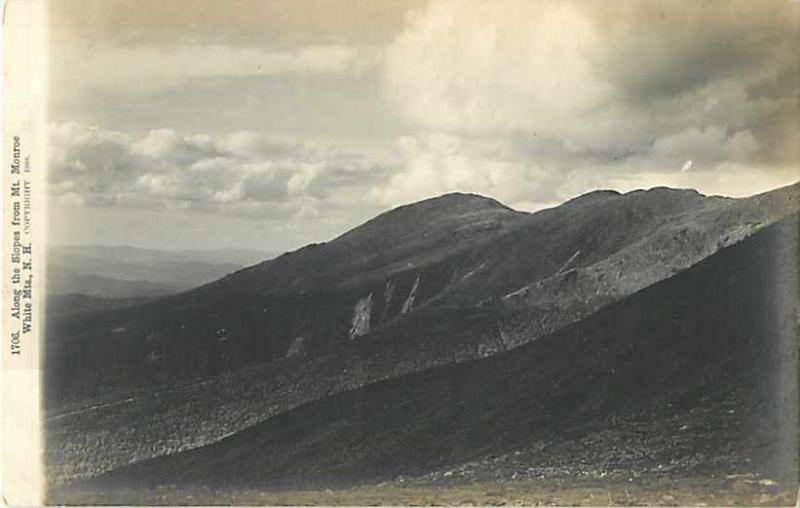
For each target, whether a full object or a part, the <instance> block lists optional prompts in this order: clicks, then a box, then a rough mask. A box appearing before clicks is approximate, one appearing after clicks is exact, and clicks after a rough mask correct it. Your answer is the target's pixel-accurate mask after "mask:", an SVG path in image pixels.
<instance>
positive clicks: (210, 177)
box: [49, 123, 386, 218]
mask: <svg viewBox="0 0 800 508" xmlns="http://www.w3.org/2000/svg"><path fill="white" fill-rule="evenodd" d="M50 133H51V139H50V148H51V154H50V164H49V170H50V173H49V178H50V187H49V191H50V193H51V195H53V197H54V199H56V200H57V201H58V202H59V203H69V204H76V203H78V204H84V205H87V206H121V207H153V208H169V209H178V210H187V209H188V210H206V211H216V212H220V213H224V214H233V215H248V216H254V217H264V218H285V217H292V216H297V217H304V218H308V217H312V216H314V214H315V213H317V211H315V209H316V207H321V206H323V207H328V208H341V207H342V206H347V205H352V206H357V205H356V202H357V200H356V196H357V195H359V194H363V193H364V192H365V191H366V189H369V188H371V186H372V185H376V184H377V183H378V182H380V181H381V180H382V179H385V177H386V171H385V169H384V168H383V167H381V166H380V165H378V164H377V163H376V162H375V161H371V160H368V159H366V158H365V157H363V156H361V155H359V154H355V153H350V152H346V151H343V150H340V149H336V148H330V147H321V146H314V145H310V144H307V143H296V142H291V141H282V140H277V139H273V138H269V137H267V136H263V135H260V134H257V133H251V132H240V133H233V134H230V135H227V136H222V137H221V138H219V139H213V138H211V137H208V136H202V135H201V136H181V135H179V134H178V133H176V132H174V131H172V130H168V129H160V130H154V131H150V132H148V133H147V134H145V135H144V136H143V137H141V138H139V139H133V138H131V137H129V136H126V135H123V134H120V133H118V132H113V131H105V130H102V129H97V128H91V127H87V126H85V125H81V124H76V123H70V124H63V125H58V124H56V125H53V126H51V129H50Z"/></svg>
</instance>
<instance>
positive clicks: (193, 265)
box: [47, 245, 274, 303]
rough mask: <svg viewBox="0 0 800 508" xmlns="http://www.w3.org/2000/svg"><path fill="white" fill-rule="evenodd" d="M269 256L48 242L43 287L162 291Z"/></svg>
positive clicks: (68, 291)
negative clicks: (55, 244)
mask: <svg viewBox="0 0 800 508" xmlns="http://www.w3.org/2000/svg"><path fill="white" fill-rule="evenodd" d="M272 256H274V254H269V253H264V252H257V251H249V250H241V249H217V250H184V251H166V250H153V249H140V248H134V247H125V246H105V245H57V246H51V247H49V248H48V273H47V293H48V295H54V296H64V295H82V296H84V297H92V298H94V299H119V298H122V299H130V298H134V299H136V298H147V297H153V296H163V295H167V294H173V293H178V292H180V291H185V290H187V289H192V288H194V287H197V286H200V285H202V284H205V283H208V282H211V281H214V280H216V279H219V278H220V277H223V276H224V275H227V274H229V273H231V272H234V271H236V270H238V269H241V268H243V267H245V266H249V265H252V264H254V263H257V262H260V261H264V260H266V259H269V258H270V257H272ZM84 300H85V299H84ZM62 301H63V299H62ZM85 301H86V300H85ZM98 303H100V302H98Z"/></svg>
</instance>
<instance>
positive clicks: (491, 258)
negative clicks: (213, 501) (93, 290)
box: [46, 188, 798, 406]
mask: <svg viewBox="0 0 800 508" xmlns="http://www.w3.org/2000/svg"><path fill="white" fill-rule="evenodd" d="M797 194H798V193H797V192H796V189H783V190H780V191H776V192H773V193H770V194H769V195H767V196H766V198H764V199H762V201H763V202H755V201H754V200H752V199H749V200H730V199H725V198H714V197H706V196H702V195H700V194H698V193H697V192H695V191H689V190H675V189H665V188H656V189H652V190H649V191H636V192H631V193H628V194H624V195H619V194H614V193H601V194H600V195H595V196H589V197H586V198H584V199H580V198H579V199H576V200H573V201H571V202H568V203H566V204H564V205H562V206H560V207H557V208H553V209H549V210H544V211H541V212H538V213H535V214H524V213H519V212H514V211H512V210H510V209H508V208H506V207H504V206H502V205H500V204H499V203H497V202H496V201H494V200H490V199H487V198H482V197H480V196H473V195H461V194H451V195H446V196H442V197H440V198H435V199H431V200H426V201H423V202H420V203H416V204H413V205H409V206H406V207H400V208H398V209H395V210H392V211H390V212H387V213H386V214H383V215H381V216H379V217H377V218H376V219H374V220H372V221H370V222H367V223H366V224H364V225H362V226H360V227H358V228H356V229H354V230H352V231H350V232H349V233H347V234H345V235H342V236H341V237H339V238H337V239H335V240H333V241H331V242H328V243H326V244H320V245H312V246H308V247H305V248H303V249H300V250H298V251H295V252H292V253H289V254H285V255H283V256H280V257H278V258H275V259H273V260H270V261H267V262H265V263H261V264H259V265H256V266H254V267H251V268H248V269H246V270H242V271H240V272H237V273H235V274H232V275H230V276H228V277H225V278H223V279H221V280H219V281H217V282H215V283H212V284H208V285H206V286H204V287H201V288H198V289H196V290H193V291H190V292H187V293H183V294H180V295H175V296H171V297H166V298H163V299H159V300H157V301H155V302H151V303H148V304H145V305H141V306H135V307H126V308H122V309H114V310H111V311H105V312H97V313H93V314H81V315H72V316H66V317H64V318H61V319H51V320H48V330H47V341H48V354H47V357H46V375H47V377H46V383H47V387H48V388H47V390H46V393H47V404H48V406H58V405H60V404H63V403H64V402H66V401H70V402H75V401H79V400H82V399H89V398H92V397H97V396H99V395H104V396H105V397H112V398H113V397H121V396H122V395H121V394H123V393H130V392H131V391H137V390H145V391H146V390H152V389H153V387H156V386H170V385H175V384H179V383H184V382H188V381H193V380H197V379H204V378H209V377H213V376H216V375H218V374H220V373H223V372H227V371H231V370H235V369H238V368H241V367H243V366H247V365H253V364H256V363H261V362H273V361H276V360H281V359H283V358H285V357H286V356H287V355H288V354H290V352H291V351H292V350H293V349H292V347H293V345H294V344H296V343H297V342H298V341H302V343H303V344H304V346H303V348H302V350H303V352H304V354H305V355H306V356H307V357H308V358H319V357H322V356H325V355H331V354H336V355H340V354H344V355H346V354H349V353H347V351H348V350H349V349H350V348H351V344H352V342H357V341H359V340H368V338H369V337H371V336H373V335H376V336H377V335H380V336H383V337H387V336H392V335H393V334H394V335H396V334H395V332H394V331H393V330H398V327H397V322H405V321H406V320H407V319H411V320H412V321H414V320H415V319H416V318H410V316H411V315H413V314H415V313H416V312H418V311H421V310H424V311H425V313H426V315H427V316H429V317H428V318H425V319H428V320H429V321H430V322H437V318H436V316H435V314H436V312H438V311H437V309H443V310H442V312H449V313H451V314H453V311H452V309H453V308H464V307H469V308H474V307H475V306H476V305H477V304H479V303H480V304H483V305H486V304H487V303H488V304H490V307H492V306H493V303H492V302H494V301H496V300H499V299H502V298H504V297H506V295H508V294H509V293H512V292H517V291H524V295H523V298H518V299H515V300H514V301H513V302H511V303H510V304H509V305H511V306H513V307H519V306H521V307H523V308H525V309H529V310H530V311H531V312H530V315H531V316H532V317H531V318H530V319H528V320H527V321H525V322H522V323H521V324H519V326H515V329H516V330H517V331H516V332H515V333H513V334H511V335H512V336H511V338H510V340H509V341H508V343H506V340H505V338H503V339H502V340H500V339H498V337H497V333H496V332H495V333H494V334H493V335H494V336H491V337H489V339H490V340H491V341H492V342H493V343H496V342H497V341H498V340H500V342H502V344H503V345H502V347H501V349H504V348H507V347H511V346H514V345H518V344H521V343H525V342H527V341H528V340H531V339H532V338H535V337H537V336H539V335H541V334H542V333H547V332H550V331H553V330H555V329H557V328H558V327H559V326H562V325H563V324H566V323H568V322H571V321H573V320H575V319H578V318H580V317H581V316H583V315H586V314H587V313H588V312H592V311H594V310H596V309H597V308H600V307H602V306H603V305H606V304H608V303H610V302H612V301H615V300H617V299H619V298H621V297H624V296H625V295H627V294H630V293H632V292H633V291H636V290H638V289H641V288H642V287H645V286H647V285H649V284H652V283H654V282H657V281H658V280H661V279H663V278H664V277H666V276H668V275H669V274H671V273H674V272H676V271H680V270H682V269H684V268H686V267H687V266H690V265H691V264H693V263H695V262H697V261H698V260H700V259H702V258H703V257H705V256H707V255H710V254H711V253H713V252H714V251H715V250H716V249H717V248H719V247H720V246H722V245H725V244H728V243H734V242H735V241H738V240H739V239H741V238H742V237H744V236H746V235H747V234H749V233H751V232H752V231H755V230H757V229H758V228H759V227H761V226H762V225H763V224H767V223H769V222H771V221H773V220H775V219H776V218H778V217H780V216H781V215H783V214H785V213H788V211H791V210H794V209H796V208H797V202H796V201H797ZM676 239H677V240H676ZM553 285H555V286H557V287H558V288H562V289H560V290H559V291H551V290H550V289H551V287H552V286H553ZM542 294H546V295H554V294H555V295H558V296H557V300H556V301H552V299H550V300H548V299H547V298H541V295H542ZM587 295H589V296H587ZM548 298H549V297H548ZM448 309H450V310H448ZM455 314H458V313H457V312H456V313H455ZM450 321H451V320H450V319H449V318H447V319H446V322H450ZM401 335H402V334H401ZM389 338H390V339H391V337H389ZM353 339H357V340H355V341H354V340H353ZM451 339H452V340H449V341H448V342H447V344H446V350H444V351H443V352H442V355H438V356H436V357H433V358H432V359H427V357H426V356H425V352H424V351H423V350H420V351H418V352H417V353H416V354H417V357H415V358H410V360H409V361H405V362H403V365H404V367H403V368H404V369H405V370H404V372H409V371H413V370H418V369H419V368H424V367H426V366H431V365H435V364H437V363H441V361H442V358H443V357H448V358H454V357H465V355H466V357H476V355H478V356H481V355H483V354H484V353H490V352H492V351H494V350H495V349H497V348H496V347H494V346H489V345H487V346H486V347H483V348H470V349H469V350H468V351H467V350H464V348H462V347H461V346H460V345H459V340H457V337H455V336H453V337H451ZM447 348H449V349H447ZM479 349H480V351H478V350H479ZM409 354H411V355H412V356H413V354H414V353H413V352H412V353H409ZM406 367H408V368H406ZM381 368H382V367H381ZM409 369H410V370H409ZM395 373H396V372H395ZM371 376H372V377H375V376H378V377H380V376H382V373H381V372H377V373H373V374H372V375H371ZM98 379H101V380H102V381H101V382H98V381H97V380H98ZM355 381H356V382H358V380H355Z"/></svg>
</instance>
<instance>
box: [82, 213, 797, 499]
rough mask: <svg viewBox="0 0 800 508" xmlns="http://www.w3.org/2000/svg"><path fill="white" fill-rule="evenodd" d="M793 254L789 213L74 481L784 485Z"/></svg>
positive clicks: (793, 357) (790, 416)
mask: <svg viewBox="0 0 800 508" xmlns="http://www.w3.org/2000/svg"><path fill="white" fill-rule="evenodd" d="M797 259H798V219H797V216H796V215H795V216H792V217H790V218H788V219H785V220H783V221H781V222H780V223H778V224H776V225H773V226H770V227H768V228H766V229H765V230H764V231H761V232H759V233H757V234H755V235H753V237H752V238H748V239H746V240H744V241H742V242H739V243H737V244H736V245H733V246H730V247H726V248H723V249H722V250H721V251H720V252H719V253H717V254H715V255H713V256H711V257H710V258H708V259H706V260H704V261H701V262H700V263H698V264H696V265H695V266H693V267H691V268H689V269H687V270H685V271H683V272H682V273H680V274H678V275H676V276H674V277H671V278H669V279H667V280H664V281H662V282H659V283H657V284H655V285H653V286H651V287H648V288H646V289H643V290H641V291H639V292H636V293H634V294H633V295H630V296H628V297H626V298H624V299H622V300H621V301H619V302H616V303H614V304H611V305H609V306H607V307H606V308H604V309H602V310H601V311H599V312H597V313H595V314H593V315H591V316H589V317H587V318H585V319H582V320H580V321H579V322H576V323H573V324H571V325H568V326H565V327H563V328H562V329H560V330H559V331H557V332H555V333H552V334H548V335H545V336H541V337H539V338H538V339H536V340H535V341H533V342H531V343H529V344H526V345H523V346H521V347H519V348H517V349H515V350H514V351H513V352H507V353H502V354H498V355H495V356H493V357H491V358H486V359H482V360H477V361H469V362H465V363H461V364H455V363H453V364H449V365H445V366H441V367H436V368H432V369H428V370H426V371H425V372H421V373H417V374H411V375H407V376H401V377H397V378H394V379H390V380H387V381H383V382H379V383H375V384H372V385H369V386H366V387H363V388H359V389H356V390H352V391H347V392H343V393H339V394H336V395H333V396H329V397H324V398H321V399H319V400H316V401H314V402H311V403H308V404H305V405H302V406H300V407H298V408H297V409H295V410H292V411H288V412H284V413H282V414H279V415H277V416H275V417H273V418H270V419H268V420H266V421H264V422H263V423H259V424H257V425H255V426H253V427H250V428H248V429H246V430H244V431H242V432H239V433H237V434H235V435H233V436H230V437H228V438H225V439H223V440H221V441H219V442H217V443H215V444H211V445H208V446H205V447H201V448H198V449H195V450H191V451H187V452H182V453H177V454H174V455H169V456H165V457H161V458H157V459H153V460H149V461H144V462H141V463H138V464H134V465H131V466H127V467H122V468H119V469H117V470H115V471H112V472H110V473H108V474H105V475H103V476H101V477H99V478H97V479H95V480H94V481H91V482H86V483H84V484H81V485H78V486H77V487H75V489H74V490H72V492H73V493H74V492H81V491H82V490H84V491H85V490H86V489H96V488H98V487H99V488H101V489H103V490H104V491H105V492H106V493H108V492H114V489H122V490H123V491H125V490H130V489H137V488H141V489H145V488H146V489H150V488H153V487H156V486H159V485H171V486H178V487H184V488H185V487H187V486H189V487H191V486H204V487H205V488H212V489H213V488H215V487H225V488H254V489H265V488H266V489H307V488H323V487H333V486H337V487H344V486H350V485H358V484H367V483H378V482H382V481H391V482H395V483H397V482H401V483H402V482H405V481H409V480H406V479H404V478H411V479H412V480H410V481H413V482H416V483H418V484H430V483H434V484H437V483H446V484H452V483H453V482H456V483H458V482H459V481H467V482H473V481H475V480H483V481H486V480H498V479H502V478H508V477H513V478H519V477H528V478H538V477H540V476H547V477H550V478H552V477H557V476H562V477H565V478H571V477H572V478H574V477H580V476H590V477H595V478H605V477H614V476H619V475H624V476H626V477H627V478H628V479H629V480H628V481H633V480H634V479H636V478H638V477H639V476H648V475H650V476H655V477H664V476H670V477H692V476H698V475H699V476H702V477H708V476H718V477H726V475H727V476H729V475H743V476H744V477H748V476H747V475H751V476H752V475H753V474H756V475H762V476H763V477H767V476H768V477H769V478H775V479H776V480H770V481H772V482H773V483H776V484H780V485H783V486H784V487H785V488H790V489H791V488H794V489H795V490H796V485H795V484H796V481H797V477H798V476H797V475H798V471H797V458H798V447H797V441H798V439H797V438H798V436H797V425H798V419H797V416H798V415H797V408H798V391H797V383H796V381H797V368H798V363H797V357H798V343H797V339H798V330H800V328H799V326H798V325H799V324H800V321H798V316H800V303H799V302H798V299H800V285H798V265H797ZM517 312H523V311H517ZM632 474H633V478H632V477H631V475H632ZM112 499H113V496H112Z"/></svg>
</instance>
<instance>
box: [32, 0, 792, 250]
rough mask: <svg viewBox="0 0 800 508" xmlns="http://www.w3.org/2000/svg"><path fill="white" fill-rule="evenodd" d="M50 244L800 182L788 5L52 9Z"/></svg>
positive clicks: (273, 232) (87, 4) (168, 241)
mask: <svg viewBox="0 0 800 508" xmlns="http://www.w3.org/2000/svg"><path fill="white" fill-rule="evenodd" d="M49 17H50V21H49V22H50V42H49V44H50V58H49V73H50V90H49V99H48V100H49V105H48V115H49V124H50V126H49V147H48V151H49V175H48V179H49V184H48V193H49V198H48V203H49V220H48V222H49V227H48V238H49V241H50V242H52V243H56V244H107V245H132V246H138V247H145V248H159V249H197V248H208V249H211V248H225V247H230V248H249V249H257V250H262V251H268V252H276V251H284V250H289V249H294V248H297V247H300V246H302V245H304V244H307V243H311V242H319V241H326V240H329V239H331V238H333V237H335V236H337V235H339V234H341V233H342V232H344V231H346V230H348V229H350V228H352V227H354V226H356V225H358V224H360V223H362V222H364V221H365V220H367V219H369V218H371V217H373V216H374V215H376V214H378V213H380V212H382V211H385V210H387V209H389V208H391V207H394V206H397V205H401V204H406V203H409V202H413V201H416V200H420V199H424V198H428V197H432V196H436V195H440V194H443V193H446V192H453V191H461V192H474V193H478V194H482V195H486V196H490V197H493V198H495V199H498V200H500V201H502V202H503V203H505V204H507V205H509V206H511V207H513V208H516V209H520V210H529V211H534V210H538V209H542V208H546V207H551V206H555V205H557V204H559V203H561V202H563V201H565V200H567V199H570V198H572V197H574V196H576V195H579V194H582V193H584V192H588V191H591V190H594V189H598V188H602V189H616V190H619V191H622V192H625V191H630V190H634V189H639V188H650V187H654V186H661V185H666V186H672V187H684V188H685V187H691V188H695V189H698V190H699V191H701V192H703V193H706V194H723V195H730V196H746V195H751V194H754V193H757V192H762V191H765V190H769V189H772V188H776V187H779V186H782V185H787V184H790V183H794V182H796V181H797V180H798V179H800V105H799V99H798V94H799V93H800V58H799V55H800V2H798V1H792V0H768V1H763V2H752V1H750V0H726V1H715V0H709V1H703V2H696V1H681V0H678V1H670V2H667V1H651V2H641V1H636V0H621V1H619V2H613V3H609V2H605V1H600V0H585V1H583V0H537V1H531V0H487V1H482V0H469V1H465V0H430V1H427V0H402V1H400V0H347V1H345V0H294V1H291V2H290V1H270V0H256V1H250V0H228V1H225V2H219V1H217V0H213V1H207V0H191V1H189V0H159V1H155V0H54V1H52V2H51V4H50V12H49Z"/></svg>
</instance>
